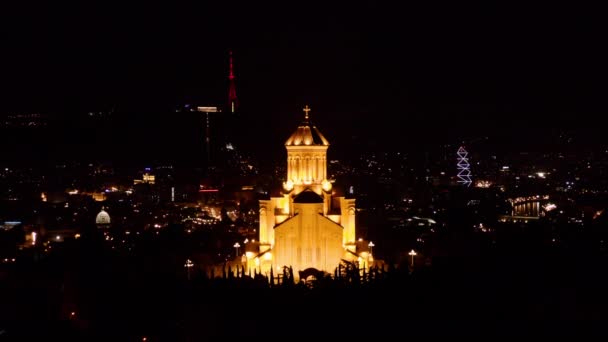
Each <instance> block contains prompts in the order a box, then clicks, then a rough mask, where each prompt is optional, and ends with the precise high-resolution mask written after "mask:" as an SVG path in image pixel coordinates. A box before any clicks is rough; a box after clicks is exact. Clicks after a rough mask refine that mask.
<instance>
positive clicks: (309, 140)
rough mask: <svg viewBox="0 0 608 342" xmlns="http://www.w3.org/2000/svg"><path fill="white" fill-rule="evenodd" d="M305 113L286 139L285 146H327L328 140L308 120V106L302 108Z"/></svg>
mask: <svg viewBox="0 0 608 342" xmlns="http://www.w3.org/2000/svg"><path fill="white" fill-rule="evenodd" d="M304 112H305V113H306V115H305V117H304V121H303V122H302V123H301V124H300V125H299V126H298V128H297V129H296V131H295V132H293V134H292V135H291V136H290V137H289V139H287V141H286V142H285V146H302V145H303V146H314V145H320V146H329V141H327V139H325V137H324V136H323V134H321V132H319V130H318V129H317V127H316V126H315V125H313V124H312V123H311V122H310V119H309V117H308V112H310V108H308V106H306V108H304Z"/></svg>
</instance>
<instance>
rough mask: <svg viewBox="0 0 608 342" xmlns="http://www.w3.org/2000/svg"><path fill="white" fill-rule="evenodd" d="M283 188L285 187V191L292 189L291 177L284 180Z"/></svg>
mask: <svg viewBox="0 0 608 342" xmlns="http://www.w3.org/2000/svg"><path fill="white" fill-rule="evenodd" d="M283 189H285V191H291V190H293V181H292V180H291V179H289V180H288V181H287V182H284V183H283Z"/></svg>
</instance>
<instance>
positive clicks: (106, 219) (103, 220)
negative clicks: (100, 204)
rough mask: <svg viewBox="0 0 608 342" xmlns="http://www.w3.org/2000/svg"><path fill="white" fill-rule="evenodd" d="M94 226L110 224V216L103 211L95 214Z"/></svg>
mask: <svg viewBox="0 0 608 342" xmlns="http://www.w3.org/2000/svg"><path fill="white" fill-rule="evenodd" d="M95 224H110V215H109V214H108V213H107V212H106V211H105V210H103V209H101V211H100V212H99V214H97V217H96V218H95Z"/></svg>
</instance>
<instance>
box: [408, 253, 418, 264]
mask: <svg viewBox="0 0 608 342" xmlns="http://www.w3.org/2000/svg"><path fill="white" fill-rule="evenodd" d="M407 254H408V255H410V256H411V257H412V267H414V257H415V256H416V255H418V253H416V251H415V250H413V249H412V250H411V251H410V252H409V253H407Z"/></svg>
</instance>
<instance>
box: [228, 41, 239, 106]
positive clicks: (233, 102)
mask: <svg viewBox="0 0 608 342" xmlns="http://www.w3.org/2000/svg"><path fill="white" fill-rule="evenodd" d="M228 81H229V82H230V84H229V86H228V105H229V106H230V112H231V113H234V111H235V110H236V108H237V106H238V103H239V100H238V99H237V97H236V87H235V86H234V65H233V64H232V51H230V73H229V74H228Z"/></svg>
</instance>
